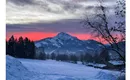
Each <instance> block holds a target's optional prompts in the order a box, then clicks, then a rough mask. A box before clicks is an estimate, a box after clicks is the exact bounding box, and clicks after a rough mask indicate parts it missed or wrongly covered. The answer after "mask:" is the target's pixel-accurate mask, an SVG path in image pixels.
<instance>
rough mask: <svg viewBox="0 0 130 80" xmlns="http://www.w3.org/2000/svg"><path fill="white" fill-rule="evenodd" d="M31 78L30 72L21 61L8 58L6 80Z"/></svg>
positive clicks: (28, 79)
mask: <svg viewBox="0 0 130 80" xmlns="http://www.w3.org/2000/svg"><path fill="white" fill-rule="evenodd" d="M27 75H28V76H27ZM29 77H31V74H30V72H29V71H28V70H27V69H26V67H24V66H23V65H22V63H21V62H20V61H18V60H17V59H15V58H13V57H11V56H6V80H31V79H30V78H29Z"/></svg>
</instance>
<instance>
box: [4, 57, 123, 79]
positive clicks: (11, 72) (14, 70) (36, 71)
mask: <svg viewBox="0 0 130 80" xmlns="http://www.w3.org/2000/svg"><path fill="white" fill-rule="evenodd" d="M6 60H7V63H6V75H7V77H6V78H7V80H117V78H118V77H119V76H121V75H123V74H121V73H120V72H118V71H109V70H102V69H96V68H93V67H87V66H85V65H81V64H73V63H67V62H60V61H54V60H45V61H43V60H31V59H16V58H13V57H10V56H7V57H6ZM9 66H10V67H9Z"/></svg>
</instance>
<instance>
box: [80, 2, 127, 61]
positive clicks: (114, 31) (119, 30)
mask: <svg viewBox="0 0 130 80" xmlns="http://www.w3.org/2000/svg"><path fill="white" fill-rule="evenodd" d="M98 6H99V7H98V8H95V10H94V11H95V13H94V14H91V15H89V16H87V17H86V19H85V20H83V24H84V26H85V27H86V28H87V29H90V30H91V32H92V33H93V34H94V35H95V36H96V37H98V38H102V39H103V40H105V41H106V42H108V43H109V44H110V45H111V47H112V48H111V50H113V51H115V52H116V53H117V54H118V55H119V56H120V57H121V59H122V60H123V61H125V57H124V56H123V55H122V53H123V54H125V51H124V50H123V49H121V48H120V46H119V45H118V44H117V43H118V42H120V41H125V27H124V26H123V25H122V26H120V25H119V24H125V21H124V22H121V21H120V22H115V24H117V25H116V26H110V25H109V21H108V20H109V18H108V16H107V9H106V7H104V6H103V1H99V5H98ZM117 6H119V5H117ZM116 9H118V7H117V8H116ZM123 9H124V8H123ZM119 12H120V10H117V11H116V13H117V14H116V15H117V16H118V14H120V13H119ZM124 20H125V19H124ZM113 44H114V46H113ZM104 48H105V46H104Z"/></svg>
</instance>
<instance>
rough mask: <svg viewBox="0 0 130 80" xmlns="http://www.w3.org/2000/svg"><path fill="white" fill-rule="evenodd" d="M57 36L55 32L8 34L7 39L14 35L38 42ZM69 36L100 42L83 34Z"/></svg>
mask: <svg viewBox="0 0 130 80" xmlns="http://www.w3.org/2000/svg"><path fill="white" fill-rule="evenodd" d="M57 34H58V33H54V32H9V33H7V34H6V39H7V40H8V39H9V38H10V37H11V36H12V35H14V37H15V38H18V37H20V36H22V37H28V38H29V39H31V40H33V41H37V40H40V39H43V38H47V37H54V36H56V35H57ZM69 34H70V35H72V36H76V37H77V38H79V39H81V40H87V39H94V40H97V41H98V39H97V38H94V37H92V36H91V35H90V34H83V33H69Z"/></svg>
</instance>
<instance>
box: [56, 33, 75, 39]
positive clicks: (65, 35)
mask: <svg viewBox="0 0 130 80" xmlns="http://www.w3.org/2000/svg"><path fill="white" fill-rule="evenodd" d="M54 38H56V39H57V38H58V39H63V40H68V39H71V40H72V39H73V38H76V37H73V36H71V35H69V34H67V33H65V32H60V33H58V34H57V35H56V36H55V37H54Z"/></svg>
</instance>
